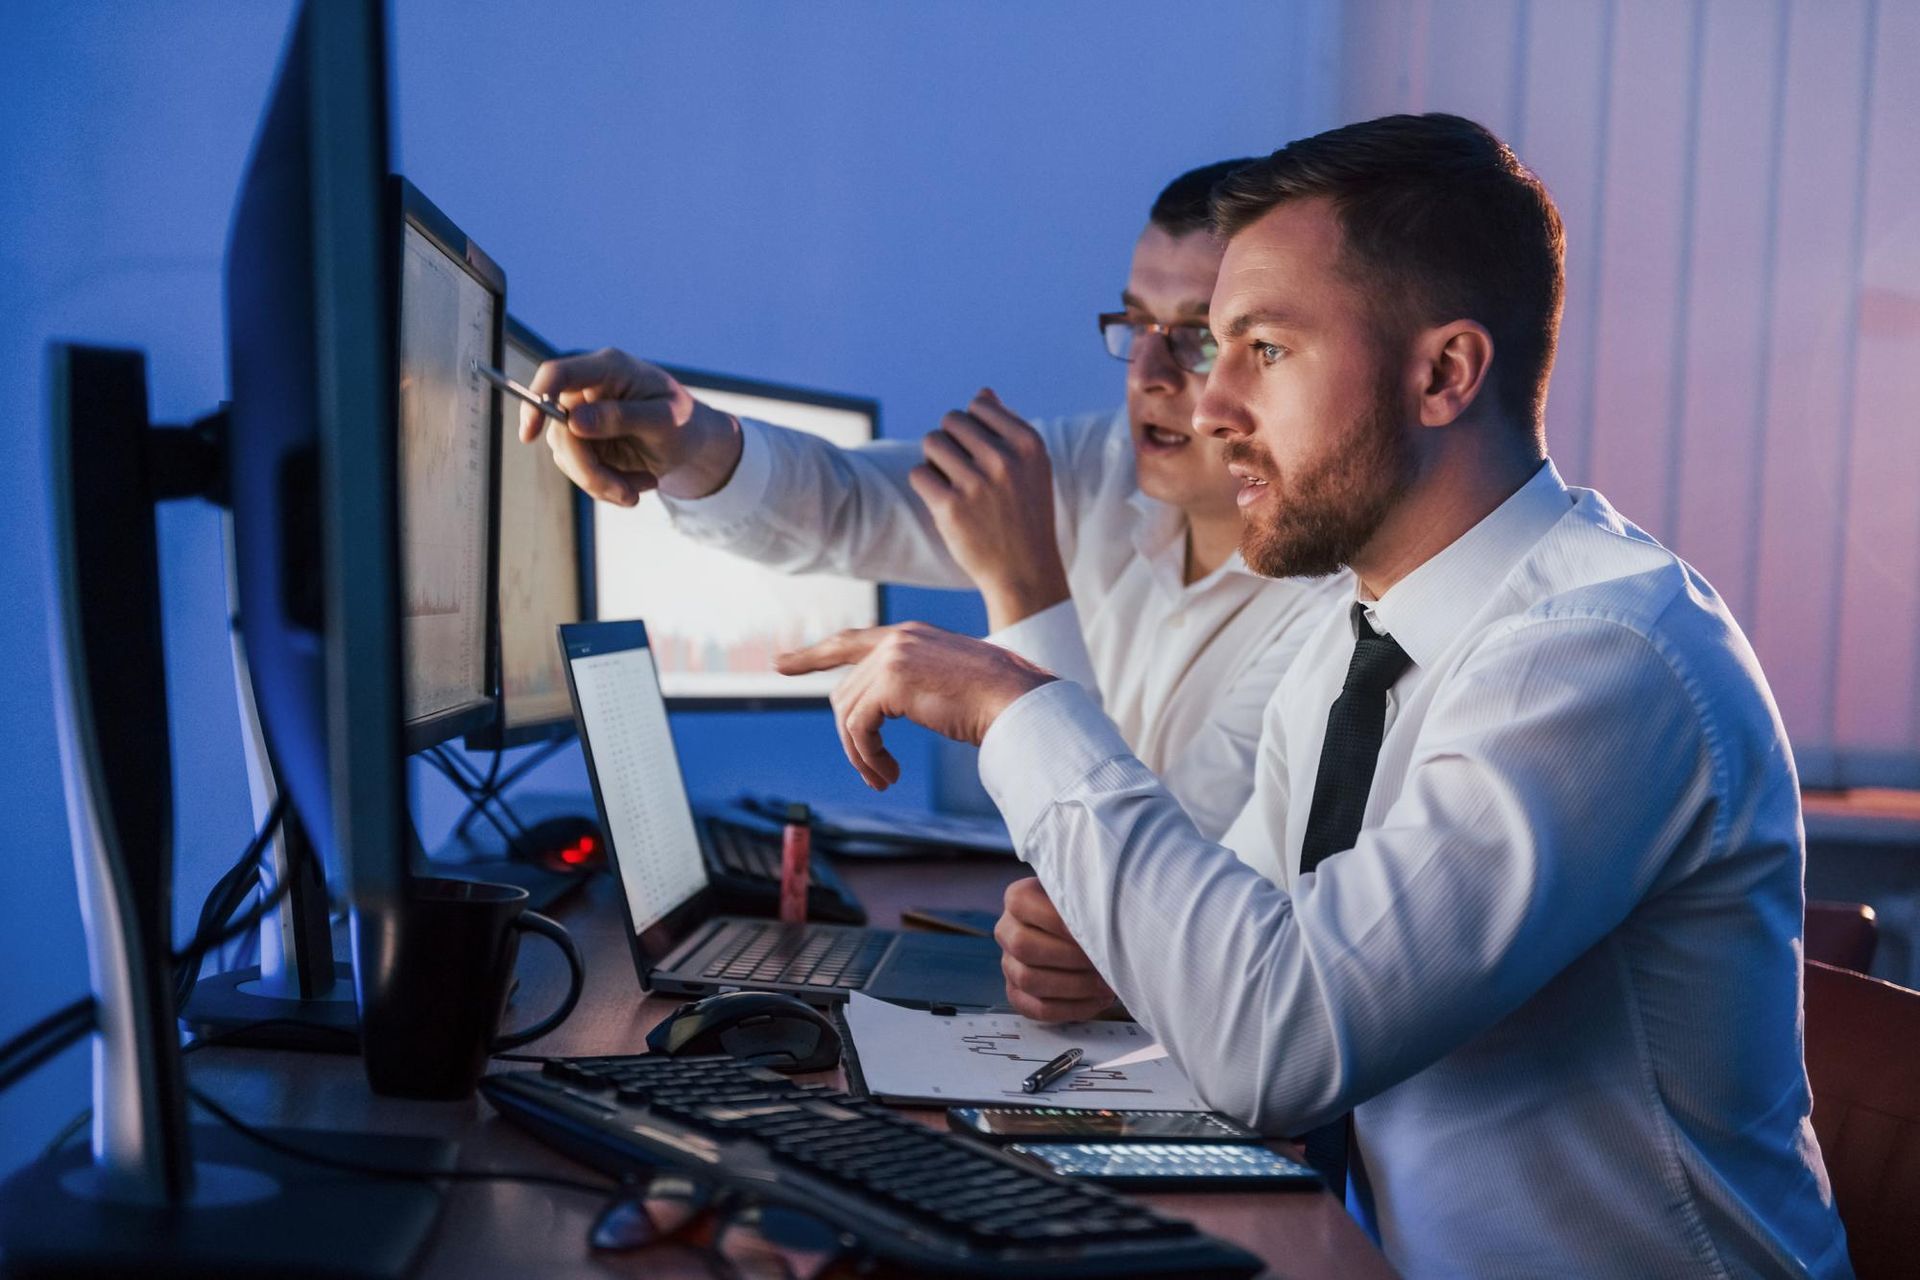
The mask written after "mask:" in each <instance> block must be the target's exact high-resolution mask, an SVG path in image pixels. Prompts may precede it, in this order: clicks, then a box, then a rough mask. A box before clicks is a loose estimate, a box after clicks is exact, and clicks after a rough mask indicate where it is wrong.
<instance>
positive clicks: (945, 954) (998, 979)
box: [860, 933, 1007, 1009]
mask: <svg viewBox="0 0 1920 1280" xmlns="http://www.w3.org/2000/svg"><path fill="white" fill-rule="evenodd" d="M860 989H861V990H862V991H863V992H865V993H866V994H867V995H870V996H872V997H873V998H874V999H876V1000H886V1001H889V1002H891V1003H893V1004H901V1005H908V1006H910V1007H913V1008H920V1009H925V1008H931V1007H933V1006H935V1005H952V1006H954V1007H955V1008H960V1009H1003V1008H1006V1007H1007V984H1006V979H1005V978H1004V977H1002V976H1001V973H1000V944H999V943H997V942H995V941H994V940H993V939H992V938H970V937H965V936H962V935H960V934H942V933H909V934H903V935H902V936H901V938H900V939H899V941H897V942H896V943H895V944H894V945H893V946H892V947H891V948H890V949H889V950H888V952H887V958H886V959H885V960H883V961H881V963H880V967H879V968H878V969H875V970H874V972H873V977H871V978H869V979H868V980H867V983H866V985H865V986H863V987H861V988H860Z"/></svg>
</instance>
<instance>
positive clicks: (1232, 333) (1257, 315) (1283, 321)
mask: <svg viewBox="0 0 1920 1280" xmlns="http://www.w3.org/2000/svg"><path fill="white" fill-rule="evenodd" d="M1263 324H1270V325H1273V326H1275V327H1276V328H1281V329H1300V328H1304V327H1305V325H1304V324H1303V323H1302V322H1301V320H1300V317H1298V316H1296V315H1295V314H1294V313H1293V312H1291V311H1285V310H1282V309H1280V308H1278V307H1263V308H1261V309H1260V310H1258V311H1243V312H1241V313H1240V314H1239V315H1237V316H1235V317H1234V318H1233V319H1232V320H1231V321H1229V322H1228V324H1227V327H1226V328H1224V329H1221V330H1219V331H1218V332H1219V334H1220V336H1221V337H1223V338H1238V337H1239V336H1241V335H1242V334H1244V333H1246V332H1247V330H1249V329H1252V328H1254V327H1255V326H1256V325H1263Z"/></svg>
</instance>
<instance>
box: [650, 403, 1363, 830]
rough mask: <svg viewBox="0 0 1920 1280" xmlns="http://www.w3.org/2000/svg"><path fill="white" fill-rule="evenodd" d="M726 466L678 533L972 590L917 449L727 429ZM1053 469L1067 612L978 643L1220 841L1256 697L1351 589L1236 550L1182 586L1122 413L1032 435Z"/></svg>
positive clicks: (1263, 695) (1243, 784) (1175, 520)
mask: <svg viewBox="0 0 1920 1280" xmlns="http://www.w3.org/2000/svg"><path fill="white" fill-rule="evenodd" d="M740 425H741V429H742V440H741V451H740V463H739V466H738V467H737V468H736V469H735V470H734V473H733V475H732V476H731V477H730V478H729V479H728V481H727V483H726V484H725V485H724V486H722V487H721V488H720V489H719V490H718V491H717V492H715V493H713V494H711V495H709V496H707V497H705V498H700V499H695V500H685V499H682V500H674V499H667V500H666V507H667V510H668V512H669V513H670V514H671V516H672V519H673V522H674V526H675V527H676V528H678V529H679V530H680V531H681V532H682V533H684V534H686V535H688V536H689V537H692V538H695V539H697V540H699V541H701V542H704V543H707V544H709V545H713V546H717V547H721V548H723V549H725V550H727V551H731V552H733V553H735V554H738V555H742V556H746V557H748V558H750V559H753V560H757V561H759V562H761V563H763V564H767V565H771V566H773V567H774V568H777V569H782V570H786V571H788V572H793V573H808V572H819V571H826V572H833V573H841V574H847V575H850V576H853V577H858V578H874V579H882V580H885V581H890V582H902V583H907V584H909V585H913V586H928V587H957V588H966V589H970V588H971V587H972V586H973V582H972V580H971V579H970V578H968V577H967V575H966V573H965V571H964V570H962V569H961V568H960V566H959V565H958V564H956V563H954V560H953V557H952V555H950V554H949V553H948V551H947V547H946V543H945V542H944V541H942V539H941V537H940V534H939V531H938V530H937V529H935V527H934V524H933V518H932V516H931V514H930V513H929V512H928V511H927V508H926V505H925V504H924V503H922V502H921V501H920V499H919V497H918V495H916V494H915V493H914V492H913V489H912V488H911V487H910V486H909V485H908V483H907V473H908V472H909V471H911V470H912V469H913V468H914V467H915V466H917V465H919V463H920V462H921V460H922V455H921V452H920V446H919V445H918V444H914V443H908V442H905V441H878V442H876V443H874V444H871V445H867V446H864V447H861V448H858V449H841V448H838V447H836V446H834V445H832V444H829V443H827V442H826V441H824V440H821V439H820V438H818V437H817V436H812V435H808V434H806V433H805V432H800V431H790V430H787V429H785V428H782V427H775V426H769V425H767V424H765V423H761V422H754V421H751V420H749V419H742V420H741V424H740ZM1035 429H1036V430H1037V431H1039V432H1040V434H1041V436H1042V438H1043V439H1044V440H1045V441H1046V445H1047V453H1048V457H1049V459H1050V461H1051V462H1052V466H1053V487H1054V523H1055V526H1056V532H1057V534H1058V537H1059V541H1060V553H1061V559H1062V560H1063V561H1064V562H1065V563H1066V568H1067V582H1068V586H1069V588H1070V590H1071V591H1072V593H1073V597H1072V599H1071V600H1068V601H1063V602H1061V603H1060V604H1058V605H1056V606H1054V607H1053V608H1051V609H1047V610H1044V611H1042V612H1040V613H1038V614H1035V615H1033V616H1032V617H1029V618H1024V619H1022V620H1021V621H1019V622H1017V623H1015V624H1014V625H1012V626H1010V627H1007V628H1004V629H1003V630H1001V631H999V632H997V633H995V634H994V635H992V636H989V637H988V639H990V640H992V641H994V642H995V643H997V644H1000V645H1003V646H1004V647H1006V648H1008V649H1011V650H1013V651H1014V652H1015V653H1018V654H1020V655H1021V656H1022V657H1024V658H1026V659H1027V660H1029V661H1031V662H1034V663H1036V664H1038V665H1040V666H1042V667H1045V668H1046V669H1047V670H1049V671H1052V672H1054V673H1055V674H1057V675H1060V676H1063V677H1065V678H1067V679H1069V680H1072V681H1075V682H1076V683H1078V684H1080V685H1081V686H1082V687H1084V688H1085V689H1086V690H1087V692H1088V693H1089V694H1090V695H1091V696H1092V698H1093V700H1094V702H1095V704H1096V705H1098V706H1100V707H1102V708H1103V709H1104V710H1105V712H1106V714H1107V715H1108V716H1110V717H1111V718H1112V720H1113V723H1114V724H1115V725H1116V726H1117V727H1118V728H1119V731H1120V734H1121V737H1122V738H1123V739H1124V740H1125V741H1126V743H1127V745H1128V747H1129V748H1130V749H1131V750H1132V751H1133V752H1134V754H1136V755H1138V756H1139V757H1140V758H1141V759H1142V760H1144V761H1146V762H1147V764H1148V766H1149V767H1151V768H1152V769H1154V770H1155V772H1157V773H1159V774H1160V776H1161V777H1162V778H1164V779H1165V780H1166V783H1167V786H1168V787H1169V788H1170V789H1171V790H1172V792H1173V793H1174V795H1175V796H1177V797H1178V798H1179V799H1180V801H1181V802H1182V803H1183V804H1184V805H1185V806H1186V807H1187V810H1188V812H1189V814H1191V815H1192V817H1193V820H1194V822H1195V824H1196V825H1197V826H1199V828H1200V829H1201V830H1202V831H1203V832H1205V833H1206V834H1207V835H1209V836H1218V835H1219V834H1220V833H1221V832H1223V831H1224V830H1226V827H1227V824H1228V823H1230V822H1231V821H1232V820H1233V819H1234V817H1235V816H1237V815H1238V814H1239V812H1240V810H1241V807H1242V806H1243V805H1244V804H1245V803H1246V799H1247V793H1248V792H1249V790H1250V789H1251V787H1252V782H1253V757H1254V750H1255V748H1256V747H1257V746H1258V744H1259V739H1260V719H1261V713H1262V710H1263V708H1264V707H1265V706H1266V703H1267V699H1268V697H1269V696H1270V695H1271V694H1272V693H1273V689H1274V686H1275V685H1276V684H1277V683H1278V682H1279V679H1280V677H1281V675H1282V674H1283V673H1285V671H1286V669H1287V667H1288V665H1289V664H1290V663H1291V662H1292V661H1293V657H1294V655H1295V654H1296V653H1297V652H1298V651H1299V649H1300V646H1301V645H1302V644H1303V643H1304V642H1305V640H1306V637H1307V635H1308V633H1309V632H1310V631H1311V630H1312V629H1313V624H1314V622H1315V621H1317V620H1318V618H1319V617H1320V616H1321V615H1322V614H1324V613H1326V612H1327V611H1329V610H1332V609H1337V608H1338V607H1339V605H1340V603H1341V602H1342V601H1343V600H1344V599H1345V598H1346V597H1347V596H1348V595H1350V594H1351V591H1352V587H1351V581H1352V579H1351V577H1350V576H1349V575H1346V574H1341V575H1339V576H1338V577H1335V578H1325V579H1316V580H1306V579H1289V580H1284V581H1274V580H1272V579H1268V578H1263V577H1260V576H1259V575H1258V574H1256V573H1254V572H1252V571H1251V570H1249V569H1248V568H1247V567H1246V564H1245V563H1244V562H1243V561H1242V560H1241V559H1240V555H1239V553H1238V552H1235V553H1234V554H1233V555H1232V556H1231V557H1229V558H1228V560H1227V562H1226V563H1225V564H1223V565H1221V566H1220V567H1219V568H1218V569H1215V570H1214V571H1213V572H1212V573H1210V574H1208V575H1207V576H1206V577H1205V578H1202V579H1201V580H1200V581H1198V582H1195V583H1192V584H1191V585H1189V584H1187V583H1185V582H1183V581H1182V579H1183V577H1184V576H1185V569H1186V519H1185V517H1184V516H1183V515H1182V514H1181V513H1180V512H1179V511H1178V510H1176V509H1174V508H1172V507H1169V506H1167V505H1166V504H1164V503H1161V502H1156V501H1155V500H1154V499H1152V498H1149V497H1147V496H1146V495H1145V494H1143V493H1141V492H1140V490H1139V486H1138V483H1137V481H1136V479H1135V473H1134V460H1133V443H1132V440H1131V438H1130V436H1129V434H1128V431H1127V418H1126V414H1125V412H1124V411H1123V412H1120V413H1117V414H1100V415H1095V416H1090V417H1081V418H1072V419H1067V420H1064V421H1059V422H1042V423H1037V424H1036V425H1035Z"/></svg>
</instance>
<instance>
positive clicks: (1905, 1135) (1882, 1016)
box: [1806, 961, 1920, 1280]
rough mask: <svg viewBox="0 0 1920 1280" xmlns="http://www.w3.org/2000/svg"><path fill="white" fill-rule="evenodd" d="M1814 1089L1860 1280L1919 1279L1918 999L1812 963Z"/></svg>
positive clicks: (1809, 1031) (1810, 1061)
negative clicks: (1916, 1067) (1917, 1274)
mask: <svg viewBox="0 0 1920 1280" xmlns="http://www.w3.org/2000/svg"><path fill="white" fill-rule="evenodd" d="M1806 1016H1807V1021H1806V1055H1807V1080H1808V1082H1809V1083H1810V1084H1811V1085H1812V1087H1813V1130H1814V1133H1815V1134H1816V1135H1817V1136H1818V1137H1819V1139H1820V1150H1821V1152H1822V1154H1823V1155H1824V1156H1825V1157H1826V1163H1827V1174H1828V1176H1829V1177H1831V1178H1832V1180H1833V1198H1834V1202H1835V1204H1836V1205H1838V1206H1839V1209H1840V1221H1841V1222H1843V1223H1845V1224H1846V1228H1847V1249H1848V1252H1849V1253H1850V1254H1851V1255H1852V1256H1853V1268H1854V1272H1855V1274H1856V1275H1858V1276H1859V1280H1881V1278H1882V1277H1893V1276H1912V1275H1914V1274H1916V1271H1920V1216H1917V1215H1916V1214H1915V1212H1914V1206H1915V1205H1920V1070H1916V1069H1915V1063H1920V991H1911V990H1908V989H1907V988H1906V987H1898V986H1895V985H1894V984H1893V983H1891V982H1881V981H1880V980H1878V979H1877V978H1869V977H1866V976H1864V975H1862V974H1858V973H1850V972H1848V971H1847V970H1845V969H1839V968H1835V967H1834V966H1832V965H1825V964H1821V963H1819V962H1818V961H1811V962H1809V963H1808V964H1807V966H1806Z"/></svg>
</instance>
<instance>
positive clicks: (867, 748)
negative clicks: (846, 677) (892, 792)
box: [846, 684, 900, 791]
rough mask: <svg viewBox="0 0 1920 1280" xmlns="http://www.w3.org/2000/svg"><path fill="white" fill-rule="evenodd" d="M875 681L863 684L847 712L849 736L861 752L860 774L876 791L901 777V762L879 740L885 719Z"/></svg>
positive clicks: (855, 747) (890, 784) (883, 789)
mask: <svg viewBox="0 0 1920 1280" xmlns="http://www.w3.org/2000/svg"><path fill="white" fill-rule="evenodd" d="M877 692H878V691H877V690H876V689H875V688H874V687H873V686H872V685H870V684H869V685H865V686H863V687H862V688H861V689H860V691H859V692H858V693H857V694H856V695H855V698H854V701H853V704H852V706H851V707H850V708H849V709H848V712H847V716H846V736H847V737H848V739H850V740H851V741H852V743H853V749H854V750H855V751H856V752H858V753H859V768H860V774H861V776H862V777H864V778H865V779H866V780H867V785H868V786H870V787H872V788H873V789H874V790H875V791H885V790H886V789H887V788H888V787H890V786H892V785H893V784H894V783H896V782H898V781H900V762H899V761H898V760H895V759H894V758H893V753H892V752H891V751H888V750H887V745H886V743H884V742H882V741H881V740H880V726H881V725H883V724H885V723H886V719H887V717H886V715H885V713H884V712H883V710H882V703H881V701H880V699H879V698H878V697H877V696H876V694H877Z"/></svg>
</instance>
